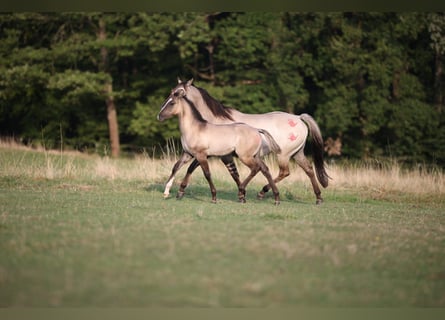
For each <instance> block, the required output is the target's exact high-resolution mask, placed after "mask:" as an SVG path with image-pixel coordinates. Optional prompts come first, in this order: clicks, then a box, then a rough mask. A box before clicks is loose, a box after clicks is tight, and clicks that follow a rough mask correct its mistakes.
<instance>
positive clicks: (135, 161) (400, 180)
mask: <svg viewBox="0 0 445 320" xmlns="http://www.w3.org/2000/svg"><path fill="white" fill-rule="evenodd" d="M12 150H18V151H21V152H17V153H13V154H11V151H12ZM6 151H10V152H9V153H10V155H9V156H6V155H5V154H6V153H7V152H6ZM0 153H1V154H0V164H1V167H0V175H3V176H25V177H30V178H45V179H64V178H69V179H85V178H101V179H109V180H116V179H121V180H131V181H133V180H143V181H147V183H164V182H165V181H166V179H167V178H168V176H169V175H170V172H171V169H172V167H173V165H174V163H175V162H176V160H177V156H176V151H175V150H173V152H168V153H164V156H163V157H162V159H157V158H155V157H153V156H150V155H149V154H147V153H146V152H144V153H142V154H139V155H136V156H134V157H133V158H131V159H130V158H123V159H112V158H109V157H99V156H98V155H85V154H82V153H80V152H76V151H69V152H66V151H63V152H60V151H54V150H51V151H48V150H45V149H43V148H42V149H31V148H28V147H25V146H23V145H20V144H18V143H16V142H14V141H12V140H0ZM266 163H267V165H268V166H269V168H270V170H271V172H272V175H273V176H276V175H277V173H278V166H277V165H276V161H275V158H274V157H267V158H266ZM237 166H238V169H239V172H240V175H241V176H242V177H245V176H247V174H248V173H249V169H248V168H247V167H245V166H244V165H243V164H241V163H240V162H239V161H237ZM210 169H211V172H212V176H213V178H214V179H215V180H219V181H225V182H228V183H233V182H232V178H231V177H230V175H229V174H228V172H227V170H226V168H225V167H224V165H223V164H222V163H221V161H219V160H218V159H214V160H211V161H210ZM290 169H291V175H290V176H289V177H287V178H286V179H285V180H283V181H282V182H281V183H280V184H279V185H278V186H279V187H280V188H291V187H292V185H293V184H299V185H303V186H304V187H305V188H308V189H311V185H310V181H309V179H308V178H307V176H306V174H305V173H304V172H303V170H302V169H301V168H299V167H298V166H297V165H296V164H294V163H291V168H290ZM185 171H186V166H184V167H183V168H182V169H181V170H180V171H179V173H178V175H177V183H178V180H179V179H181V178H182V177H183V176H184V174H185ZM327 171H328V174H329V175H330V176H331V178H332V179H331V180H330V181H329V183H330V185H329V187H328V189H330V190H358V191H363V192H371V193H373V194H374V195H377V196H378V195H379V194H386V193H403V194H408V195H410V194H411V195H419V196H443V195H444V194H445V176H444V172H443V170H440V169H435V170H429V171H426V170H422V169H409V170H407V169H402V167H401V166H400V165H399V164H398V163H397V162H396V161H392V162H390V163H388V164H386V165H384V166H380V167H376V166H373V165H370V164H361V165H336V164H331V165H328V166H327ZM193 179H194V180H193V181H196V180H198V179H203V178H202V172H201V170H200V169H199V168H198V169H197V172H196V173H195V174H194V178H193ZM193 181H192V183H193ZM265 181H266V180H265V178H264V177H263V176H262V174H261V173H259V174H258V175H257V176H256V177H255V179H254V180H253V182H252V183H257V184H261V185H262V184H264V183H265Z"/></svg>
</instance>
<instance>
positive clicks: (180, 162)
mask: <svg viewBox="0 0 445 320" xmlns="http://www.w3.org/2000/svg"><path fill="white" fill-rule="evenodd" d="M191 158H193V157H192V156H191V155H190V154H188V153H186V152H183V153H182V155H181V157H180V158H179V160H178V161H176V163H175V165H174V166H173V169H172V172H171V174H170V177H169V178H168V180H167V183H166V184H165V189H164V198H167V197H168V196H169V195H170V188H171V187H172V185H173V181H174V180H175V176H176V173H177V172H178V170H179V169H181V168H182V166H183V165H184V164H186V163H187V162H189V161H190V159H191Z"/></svg>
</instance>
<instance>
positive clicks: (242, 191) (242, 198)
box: [238, 162, 260, 203]
mask: <svg viewBox="0 0 445 320" xmlns="http://www.w3.org/2000/svg"><path fill="white" fill-rule="evenodd" d="M243 163H244V164H245V165H246V166H248V167H249V168H250V174H249V175H248V176H247V178H246V179H244V181H243V182H241V184H240V185H239V187H238V199H239V202H242V203H245V202H246V187H247V185H248V184H249V182H250V180H252V179H253V177H255V176H256V174H257V173H258V171H260V167H259V166H258V165H256V164H255V163H252V164H250V163H246V162H243Z"/></svg>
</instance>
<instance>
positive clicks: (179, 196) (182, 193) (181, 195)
mask: <svg viewBox="0 0 445 320" xmlns="http://www.w3.org/2000/svg"><path fill="white" fill-rule="evenodd" d="M184 193H185V192H178V193H177V194H176V199H178V200H181V199H182V197H183V196H184Z"/></svg>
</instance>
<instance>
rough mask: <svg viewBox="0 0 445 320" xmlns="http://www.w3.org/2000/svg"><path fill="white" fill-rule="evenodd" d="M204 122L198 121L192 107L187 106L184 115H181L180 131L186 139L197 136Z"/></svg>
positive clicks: (184, 108)
mask: <svg viewBox="0 0 445 320" xmlns="http://www.w3.org/2000/svg"><path fill="white" fill-rule="evenodd" d="M202 124H203V122H201V121H199V120H197V119H196V118H195V117H194V116H193V113H192V109H191V107H190V106H187V105H185V106H184V107H183V111H182V113H181V114H180V115H179V131H181V135H182V136H185V137H192V136H196V135H197V134H198V133H199V128H201V127H202Z"/></svg>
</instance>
